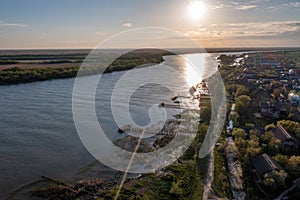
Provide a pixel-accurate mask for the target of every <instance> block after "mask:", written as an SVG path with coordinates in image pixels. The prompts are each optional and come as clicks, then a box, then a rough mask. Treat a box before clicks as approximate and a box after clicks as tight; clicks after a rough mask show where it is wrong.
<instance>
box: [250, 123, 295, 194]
mask: <svg viewBox="0 0 300 200" xmlns="http://www.w3.org/2000/svg"><path fill="white" fill-rule="evenodd" d="M271 132H272V134H273V136H274V137H275V138H276V139H277V140H278V141H279V144H278V146H279V147H280V148H282V149H285V150H290V151H292V152H297V151H299V150H300V141H299V139H298V138H297V137H296V136H294V135H293V134H292V133H289V132H288V131H287V130H285V129H284V127H282V126H281V125H278V126H276V127H275V128H273V129H272V130H271ZM252 164H253V166H254V172H255V174H256V178H257V182H258V183H262V184H263V183H264V178H265V176H266V174H268V175H270V176H271V177H273V176H275V175H276V172H283V173H286V172H285V169H284V168H283V167H282V166H281V165H280V164H279V163H278V162H276V161H275V160H274V159H273V158H272V157H271V156H269V155H268V154H265V153H264V154H261V155H259V156H257V157H255V158H254V159H253V161H252ZM284 179H285V178H284ZM283 181H284V180H283ZM296 187H297V188H299V189H300V177H299V178H298V179H295V180H294V185H293V189H294V188H296Z"/></svg>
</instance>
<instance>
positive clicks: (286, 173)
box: [215, 51, 300, 200]
mask: <svg viewBox="0 0 300 200" xmlns="http://www.w3.org/2000/svg"><path fill="white" fill-rule="evenodd" d="M219 60H220V65H219V70H220V72H221V74H222V76H223V79H224V83H225V87H226V92H227V97H228V100H229V103H228V108H229V109H228V110H229V111H228V127H227V131H226V134H224V135H223V137H224V138H226V139H225V140H224V142H223V143H220V146H221V147H218V148H217V151H219V152H221V154H223V155H224V156H225V155H226V159H227V165H228V166H227V167H228V173H229V174H228V175H229V180H230V183H231V190H232V193H233V197H234V199H246V197H245V195H244V194H245V193H246V194H247V197H248V198H250V199H278V200H279V199H299V198H300V151H299V150H300V140H299V139H300V124H299V121H300V97H299V94H300V68H299V52H297V51H278V52H254V53H248V54H242V55H240V56H234V55H233V56H232V55H221V56H220V57H219ZM221 141H222V139H221ZM215 178H216V177H215ZM217 178H218V177H217Z"/></svg>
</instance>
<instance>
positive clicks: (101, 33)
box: [96, 31, 106, 35]
mask: <svg viewBox="0 0 300 200" xmlns="http://www.w3.org/2000/svg"><path fill="white" fill-rule="evenodd" d="M105 34H106V33H104V32H101V31H98V32H96V35H105Z"/></svg>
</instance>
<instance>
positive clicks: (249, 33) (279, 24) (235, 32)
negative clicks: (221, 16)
mask: <svg viewBox="0 0 300 200" xmlns="http://www.w3.org/2000/svg"><path fill="white" fill-rule="evenodd" d="M298 31H299V32H300V21H274V22H250V23H225V24H214V25H213V26H209V27H206V29H204V28H201V29H197V30H196V31H189V32H186V33H185V35H186V36H188V37H192V38H199V39H235V38H247V37H248V38H249V37H271V36H280V35H282V34H284V33H291V32H298Z"/></svg>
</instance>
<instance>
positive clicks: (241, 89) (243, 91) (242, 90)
mask: <svg viewBox="0 0 300 200" xmlns="http://www.w3.org/2000/svg"><path fill="white" fill-rule="evenodd" d="M241 95H249V90H248V88H246V87H245V86H243V85H239V86H238V87H237V89H236V93H235V96H236V97H239V96H241Z"/></svg>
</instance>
